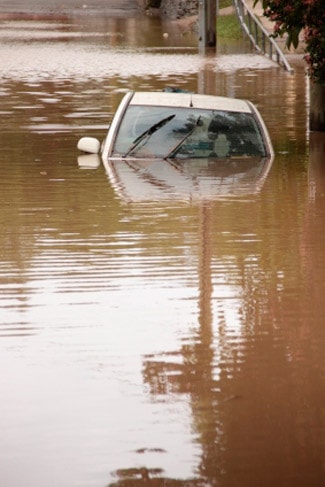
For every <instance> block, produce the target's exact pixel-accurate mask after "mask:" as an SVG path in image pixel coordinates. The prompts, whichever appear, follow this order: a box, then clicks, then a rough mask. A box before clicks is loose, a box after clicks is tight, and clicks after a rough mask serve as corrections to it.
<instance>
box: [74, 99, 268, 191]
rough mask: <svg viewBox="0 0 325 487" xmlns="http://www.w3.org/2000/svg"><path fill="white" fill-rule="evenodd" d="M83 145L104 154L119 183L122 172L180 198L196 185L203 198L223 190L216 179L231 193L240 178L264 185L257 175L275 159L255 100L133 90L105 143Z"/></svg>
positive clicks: (83, 141) (81, 146)
mask: <svg viewBox="0 0 325 487" xmlns="http://www.w3.org/2000/svg"><path fill="white" fill-rule="evenodd" d="M78 148H79V149H80V150H82V151H83V152H87V153H97V154H100V155H101V157H102V160H103V162H104V165H105V167H106V169H107V172H108V174H109V175H110V178H111V179H112V178H113V179H114V180H115V181H116V180H117V179H121V177H122V178H123V176H122V174H124V177H126V175H127V174H128V176H127V178H128V179H129V180H130V174H131V172H133V175H134V177H133V180H135V179H136V180H137V181H138V183H137V184H138V185H139V181H140V180H142V182H144V181H146V183H147V184H146V187H147V189H148V187H149V186H148V183H149V182H150V186H151V189H152V188H153V187H154V186H155V185H156V187H158V186H159V187H160V190H161V189H162V185H165V189H166V191H167V192H169V191H171V192H174V193H175V191H178V190H180V189H181V188H182V190H183V191H185V192H187V193H188V192H190V193H192V189H193V184H194V181H195V185H196V187H197V188H198V187H200V190H199V191H196V193H197V194H198V193H201V192H204V191H208V192H211V190H212V187H213V191H212V192H215V191H217V187H216V178H217V179H218V185H219V190H218V191H221V186H222V191H221V193H223V192H225V193H227V192H229V188H230V186H229V184H230V182H231V186H232V190H231V192H234V191H235V188H234V182H235V181H236V184H235V186H236V185H237V186H238V183H242V182H243V181H244V180H248V179H249V180H250V181H251V182H252V181H253V180H254V181H255V183H254V184H256V177H257V176H259V178H261V176H262V175H263V177H265V174H266V173H267V171H266V167H269V166H270V164H271V162H272V159H273V148H272V143H271V140H270V137H269V134H268V131H267V129H266V126H265V124H264V122H263V120H262V117H261V115H260V114H259V112H258V110H257V109H256V107H255V106H254V105H253V104H252V103H251V102H249V101H245V100H239V99H233V98H224V97H216V96H209V95H199V94H192V93H173V92H129V93H127V94H126V95H125V96H124V98H123V100H122V101H121V103H120V105H119V107H118V109H117V112H116V114H115V116H114V118H113V121H112V124H111V125H110V127H109V130H108V133H107V136H106V138H105V140H104V142H103V143H102V144H100V142H99V141H98V140H97V139H93V138H90V137H83V138H82V139H80V141H79V142H78ZM117 175H119V176H118V177H117ZM135 175H136V177H135ZM263 177H262V179H263ZM211 178H212V179H211ZM198 182H199V184H198ZM221 182H222V184H221ZM157 185H158V186H157ZM190 188H192V189H190ZM226 188H227V189H226ZM246 190H247V188H246ZM166 191H165V192H166ZM218 191H217V192H218ZM160 192H161V191H160ZM144 194H145V190H144V191H143V195H144ZM131 199H133V198H131Z"/></svg>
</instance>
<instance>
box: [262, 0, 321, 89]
mask: <svg viewBox="0 0 325 487" xmlns="http://www.w3.org/2000/svg"><path fill="white" fill-rule="evenodd" d="M258 2H261V3H262V6H263V9H264V15H265V16H266V17H268V18H269V19H270V20H272V21H274V22H275V24H274V34H273V36H274V37H277V36H281V37H282V36H284V35H286V36H287V39H286V44H287V46H288V47H289V48H290V47H291V46H293V47H295V48H296V47H297V46H298V44H299V36H300V35H303V38H304V41H305V43H306V56H305V60H306V62H307V64H308V74H309V76H310V78H311V79H312V80H313V81H315V82H317V83H321V84H325V8H324V0H291V1H290V2H288V0H255V1H254V6H255V5H256V4H257V3H258Z"/></svg>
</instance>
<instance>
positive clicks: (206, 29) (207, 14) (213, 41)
mask: <svg viewBox="0 0 325 487" xmlns="http://www.w3.org/2000/svg"><path fill="white" fill-rule="evenodd" d="M216 31H217V1H216V0H199V47H200V50H204V49H205V48H206V47H212V48H214V49H215V48H216V46H217V32H216Z"/></svg>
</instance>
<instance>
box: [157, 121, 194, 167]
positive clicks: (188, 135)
mask: <svg viewBox="0 0 325 487" xmlns="http://www.w3.org/2000/svg"><path fill="white" fill-rule="evenodd" d="M202 125H203V122H202V120H201V115H200V116H199V117H198V118H197V120H196V122H195V124H194V125H193V127H192V128H191V130H190V131H189V132H187V134H186V135H185V136H184V137H183V138H182V139H181V140H180V141H179V142H178V143H177V144H176V145H175V146H174V147H173V148H172V150H171V151H169V152H168V154H167V155H166V156H165V157H164V159H171V158H172V157H175V156H176V154H177V152H178V151H179V149H180V148H181V147H182V145H183V144H184V142H185V141H186V140H187V139H188V138H189V137H190V136H191V135H192V134H193V132H194V130H195V129H196V128H197V127H201V126H202Z"/></svg>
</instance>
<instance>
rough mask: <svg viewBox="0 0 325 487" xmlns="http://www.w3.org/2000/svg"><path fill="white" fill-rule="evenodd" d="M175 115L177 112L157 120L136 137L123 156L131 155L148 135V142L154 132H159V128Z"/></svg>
mask: <svg viewBox="0 0 325 487" xmlns="http://www.w3.org/2000/svg"><path fill="white" fill-rule="evenodd" d="M174 117H175V114H173V115H169V116H168V117H166V118H163V119H162V120H160V121H159V122H157V123H155V124H154V125H152V126H151V127H149V128H148V129H147V130H145V131H144V132H143V133H142V134H141V135H139V136H138V137H137V138H136V139H134V141H133V143H132V145H131V147H130V148H129V149H128V150H127V151H126V153H125V154H124V155H123V156H122V157H127V156H128V155H130V154H131V153H132V152H133V151H134V149H136V148H137V147H138V145H139V144H140V143H141V142H142V141H143V139H145V138H146V137H147V140H146V142H147V141H148V140H149V138H150V137H151V135H152V134H154V133H155V132H157V130H159V129H160V128H161V127H163V126H164V125H166V123H168V122H170V121H171V120H172V119H173V118H174Z"/></svg>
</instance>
